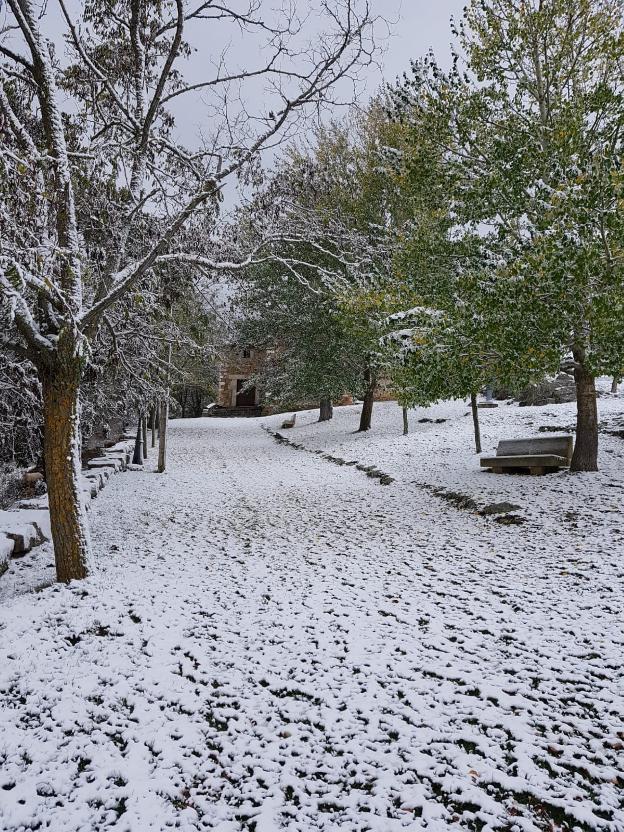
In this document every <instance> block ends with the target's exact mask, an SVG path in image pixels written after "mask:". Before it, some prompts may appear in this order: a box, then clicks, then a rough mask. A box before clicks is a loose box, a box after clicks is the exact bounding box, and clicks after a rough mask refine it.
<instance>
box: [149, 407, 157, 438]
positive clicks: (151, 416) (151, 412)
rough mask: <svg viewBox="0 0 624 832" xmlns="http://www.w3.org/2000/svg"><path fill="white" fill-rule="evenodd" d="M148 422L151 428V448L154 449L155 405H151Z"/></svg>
mask: <svg viewBox="0 0 624 832" xmlns="http://www.w3.org/2000/svg"><path fill="white" fill-rule="evenodd" d="M150 422H151V428H152V448H155V447H156V405H155V404H153V405H152V409H151V410H150Z"/></svg>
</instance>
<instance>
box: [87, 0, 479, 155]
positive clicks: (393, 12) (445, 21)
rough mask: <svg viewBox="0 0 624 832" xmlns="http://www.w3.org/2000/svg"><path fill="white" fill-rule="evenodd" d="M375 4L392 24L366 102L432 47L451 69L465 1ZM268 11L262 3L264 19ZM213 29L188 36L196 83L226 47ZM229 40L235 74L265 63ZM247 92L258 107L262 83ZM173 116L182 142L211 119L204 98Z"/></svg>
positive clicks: (310, 23) (368, 73)
mask: <svg viewBox="0 0 624 832" xmlns="http://www.w3.org/2000/svg"><path fill="white" fill-rule="evenodd" d="M75 1H76V0H74V2H75ZM263 3H266V8H267V10H268V9H270V8H271V7H272V5H274V4H272V3H271V2H270V0H263ZM309 3H310V0H296V4H297V7H298V8H299V9H300V10H301V12H302V13H305V11H306V10H307V9H309V8H310V5H309ZM370 3H371V11H372V14H373V15H380V16H382V17H383V18H384V19H386V20H387V21H388V23H389V26H385V25H383V24H379V25H378V26H377V29H376V38H377V43H378V46H379V48H380V53H379V55H378V56H377V60H378V64H377V65H373V66H370V67H368V68H367V69H365V70H363V77H362V81H363V86H362V87H361V91H362V98H363V99H364V100H366V98H367V97H369V96H371V95H373V94H374V93H375V92H376V91H377V90H378V89H379V88H380V86H381V85H382V84H383V83H384V81H393V80H394V79H395V78H396V77H397V76H399V75H401V74H402V73H403V72H405V71H407V70H409V66H410V61H411V60H412V59H414V58H419V57H422V56H424V55H425V54H426V53H427V52H428V51H429V50H430V49H433V51H434V52H435V54H436V56H437V58H438V60H439V62H440V64H441V65H442V66H448V65H449V63H450V54H451V42H452V36H451V27H450V20H451V17H455V18H459V17H460V16H461V14H462V10H463V7H464V5H465V0H370ZM278 5H279V4H278ZM264 8H265V7H264V5H263V6H262V10H263V16H264ZM316 22H317V21H315V20H314V19H308V20H307V21H306V23H305V26H304V30H305V36H306V38H310V37H312V39H314V35H315V34H316V33H315V23H316ZM326 25H327V21H326V20H322V19H320V18H319V19H318V27H319V28H318V34H319V35H320V34H321V32H322V27H323V26H326ZM213 28H214V32H215V34H214V36H211V35H210V33H209V31H207V30H206V29H205V28H204V27H200V25H197V26H196V27H194V28H192V27H191V26H189V27H188V29H187V33H186V34H187V37H188V38H189V40H190V42H191V45H192V46H193V47H194V53H193V55H192V57H191V59H190V62H189V65H188V66H187V73H188V77H189V78H190V79H191V80H193V81H194V80H199V79H201V78H204V77H205V75H206V66H207V64H206V62H207V61H211V60H214V55H216V54H218V53H219V51H220V49H221V48H222V47H223V38H222V36H221V33H220V32H219V34H217V28H218V27H213ZM213 37H214V39H213ZM227 40H228V45H227V65H228V68H229V69H230V70H233V71H236V70H239V69H240V68H242V67H249V66H250V65H253V64H255V63H256V64H261V63H262V61H263V59H264V60H266V54H265V53H264V52H263V51H262V50H261V51H259V52H256V51H255V46H254V41H253V39H252V38H250V37H249V35H248V34H245V35H241V36H237V35H236V34H234V36H233V37H232V39H231V40H229V38H228V39H227ZM247 90H248V92H247V95H246V98H247V100H248V101H249V100H250V94H249V90H251V100H254V99H255V102H254V103H256V104H257V103H258V100H259V99H262V98H263V92H262V86H261V85H260V84H259V85H258V87H257V89H254V86H253V84H252V85H251V86H250V85H249V84H248V85H247ZM347 97H349V95H347ZM174 114H175V118H176V124H177V128H178V131H179V135H180V136H181V138H182V139H183V140H185V139H187V140H188V139H190V137H191V136H193V135H197V133H198V131H199V132H203V131H204V130H205V128H206V125H207V123H209V122H210V120H211V119H210V118H207V112H206V109H205V107H204V106H203V104H202V101H201V100H199V99H198V100H197V101H196V102H195V105H193V104H192V103H191V105H190V106H189V101H188V99H185V100H184V103H182V101H180V104H179V105H177V106H176V107H175V108H174ZM271 155H272V154H269V156H271Z"/></svg>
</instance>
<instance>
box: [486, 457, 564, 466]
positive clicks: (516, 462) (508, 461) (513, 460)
mask: <svg viewBox="0 0 624 832" xmlns="http://www.w3.org/2000/svg"><path fill="white" fill-rule="evenodd" d="M569 465H570V462H569V460H568V458H567V457H565V456H555V454H530V455H529V456H485V457H483V458H482V459H481V467H482V468H567V467H568V466H569Z"/></svg>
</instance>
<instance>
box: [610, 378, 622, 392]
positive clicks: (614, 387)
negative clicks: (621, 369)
mask: <svg viewBox="0 0 624 832" xmlns="http://www.w3.org/2000/svg"><path fill="white" fill-rule="evenodd" d="M619 385H620V379H619V378H617V376H613V381H612V382H611V392H612V393H617V391H618V387H619Z"/></svg>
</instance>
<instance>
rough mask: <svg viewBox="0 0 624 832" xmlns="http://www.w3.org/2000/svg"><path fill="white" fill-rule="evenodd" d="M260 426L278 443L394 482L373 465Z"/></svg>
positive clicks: (389, 482)
mask: <svg viewBox="0 0 624 832" xmlns="http://www.w3.org/2000/svg"><path fill="white" fill-rule="evenodd" d="M262 427H263V429H264V430H265V431H266V432H267V433H268V434H269V435H270V436H272V437H273V439H275V441H276V442H278V443H279V444H280V445H288V447H289V448H295V449H296V450H298V451H305V452H306V453H308V454H316V455H317V456H320V458H321V459H325V460H326V461H327V462H333V464H334V465H347V466H349V467H351V468H356V469H357V470H358V471H362V473H364V474H366V476H367V477H370V478H371V479H373V480H379V483H380V484H381V485H390V484H391V483H393V482H394V478H393V477H391V476H390V474H385V473H384V472H383V471H380V470H379V469H378V468H376V467H375V466H374V465H362V464H361V463H359V462H357V460H351V461H347V460H346V459H342V458H341V457H339V456H332V455H331V454H326V453H325V452H324V451H313V450H311V449H310V448H306V446H305V445H301V444H300V443H299V442H291V440H290V439H287V437H285V436H284V435H283V434H282V433H279V432H278V431H275V430H271V428H269V427H267V426H266V425H263V426H262Z"/></svg>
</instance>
